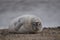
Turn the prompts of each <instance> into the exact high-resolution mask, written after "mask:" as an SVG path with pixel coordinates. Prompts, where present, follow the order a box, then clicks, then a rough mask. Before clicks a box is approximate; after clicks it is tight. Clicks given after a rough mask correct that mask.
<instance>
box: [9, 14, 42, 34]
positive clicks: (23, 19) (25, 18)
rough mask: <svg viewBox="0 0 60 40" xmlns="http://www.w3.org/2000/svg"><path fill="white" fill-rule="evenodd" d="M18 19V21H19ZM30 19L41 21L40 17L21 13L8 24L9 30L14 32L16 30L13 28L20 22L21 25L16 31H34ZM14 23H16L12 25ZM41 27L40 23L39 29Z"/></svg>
mask: <svg viewBox="0 0 60 40" xmlns="http://www.w3.org/2000/svg"><path fill="white" fill-rule="evenodd" d="M34 19H36V20H34ZM19 20H20V22H19ZM31 20H34V21H38V22H40V23H41V20H40V18H39V17H37V16H34V15H22V16H19V17H17V18H15V19H14V20H13V21H12V22H11V23H10V24H9V31H10V32H15V31H16V30H15V29H16V28H18V25H20V24H21V23H22V24H23V25H22V26H20V28H19V29H18V31H16V32H20V33H25V32H29V31H30V32H34V31H33V29H32V25H31ZM15 23H16V24H17V25H14V24H15ZM41 29H42V25H40V28H39V31H41ZM36 32H37V31H36Z"/></svg>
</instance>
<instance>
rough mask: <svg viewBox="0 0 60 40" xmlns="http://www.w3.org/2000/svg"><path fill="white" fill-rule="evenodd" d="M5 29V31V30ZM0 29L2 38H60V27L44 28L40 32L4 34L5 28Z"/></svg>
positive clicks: (46, 39) (52, 39) (0, 38)
mask: <svg viewBox="0 0 60 40" xmlns="http://www.w3.org/2000/svg"><path fill="white" fill-rule="evenodd" d="M4 30H5V31H4ZM4 30H3V31H2V30H0V33H1V34H0V40H60V29H58V28H55V29H53V28H52V29H48V28H47V29H44V30H43V31H42V32H40V33H38V34H10V33H9V34H7V35H5V34H2V32H3V33H4V32H6V31H7V30H6V29H4Z"/></svg>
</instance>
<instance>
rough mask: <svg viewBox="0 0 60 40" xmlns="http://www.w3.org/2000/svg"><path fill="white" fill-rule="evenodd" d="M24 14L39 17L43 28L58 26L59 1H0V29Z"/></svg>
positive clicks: (59, 20) (59, 24) (59, 14)
mask: <svg viewBox="0 0 60 40" xmlns="http://www.w3.org/2000/svg"><path fill="white" fill-rule="evenodd" d="M24 14H32V15H36V16H38V17H40V18H41V20H42V25H43V27H57V26H60V0H0V28H7V27H8V25H9V23H10V22H11V20H12V19H14V18H16V17H18V16H21V15H24Z"/></svg>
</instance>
